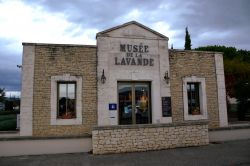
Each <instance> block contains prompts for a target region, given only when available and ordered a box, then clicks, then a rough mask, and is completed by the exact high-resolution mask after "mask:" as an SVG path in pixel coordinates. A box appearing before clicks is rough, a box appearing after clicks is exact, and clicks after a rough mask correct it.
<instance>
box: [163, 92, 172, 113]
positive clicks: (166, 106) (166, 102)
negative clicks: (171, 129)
mask: <svg viewBox="0 0 250 166" xmlns="http://www.w3.org/2000/svg"><path fill="white" fill-rule="evenodd" d="M161 101H162V116H163V117H171V116H172V111H171V97H162V98H161Z"/></svg>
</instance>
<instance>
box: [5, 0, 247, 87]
mask: <svg viewBox="0 0 250 166" xmlns="http://www.w3.org/2000/svg"><path fill="white" fill-rule="evenodd" d="M24 2H25V3H26V4H28V5H29V6H33V7H34V6H39V7H41V8H42V9H43V10H44V11H45V12H50V13H63V14H64V15H65V18H66V19H67V20H68V21H69V22H71V23H75V25H76V26H79V27H81V28H82V31H84V29H85V28H90V29H91V28H95V29H98V30H100V31H102V30H104V29H107V28H110V27H113V26H116V25H119V24H121V23H124V21H126V20H128V19H130V20H135V19H136V18H128V19H126V20H125V19H124V17H125V16H127V15H128V13H129V12H131V11H132V10H133V9H137V10H138V11H139V12H140V13H142V14H141V15H140V17H139V18H138V19H137V20H136V21H139V22H141V23H143V24H145V25H146V26H149V27H151V28H153V24H154V23H156V22H159V21H164V22H166V23H168V24H169V25H170V29H171V30H174V31H177V32H178V33H177V34H175V36H174V37H173V39H170V41H171V42H174V43H173V44H174V48H180V49H183V47H184V36H185V27H186V26H188V27H189V32H190V34H191V39H192V44H193V48H194V47H198V46H205V45H214V44H220V45H227V46H234V47H236V48H241V49H249V50H250V44H249V43H250V38H249V29H250V10H249V9H250V1H249V0H214V1H211V0H203V1H198V0H188V1H187V0H175V1H171V0H154V1H152V0H84V1H83V0H71V1H69V0H60V1H58V0H36V1H34V0H24ZM130 20H128V21H130ZM162 28H165V27H162ZM70 31H71V29H68V30H67V31H66V32H65V33H67V32H70ZM77 33H81V32H76V34H72V36H74V35H77ZM206 33H207V34H209V35H204V34H206ZM165 35H166V36H168V34H165ZM11 42H13V41H10V40H7V39H0V45H1V50H0V57H1V61H0V86H8V89H12V90H14V89H18V88H19V89H20V70H19V69H18V68H16V65H17V64H21V54H22V53H21V50H20V53H19V54H18V53H14V51H13V50H9V49H6V45H8V44H11ZM34 42H36V41H34ZM20 44H21V43H20ZM171 44H172V43H169V45H171ZM13 49H15V48H13ZM18 81H19V82H18Z"/></svg>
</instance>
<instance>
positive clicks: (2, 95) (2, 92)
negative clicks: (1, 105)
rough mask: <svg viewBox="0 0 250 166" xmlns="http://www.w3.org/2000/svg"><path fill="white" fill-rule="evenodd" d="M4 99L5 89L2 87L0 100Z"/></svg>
mask: <svg viewBox="0 0 250 166" xmlns="http://www.w3.org/2000/svg"><path fill="white" fill-rule="evenodd" d="M4 99H5V91H4V88H0V102H3V101H4Z"/></svg>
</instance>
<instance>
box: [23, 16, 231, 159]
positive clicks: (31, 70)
mask: <svg viewBox="0 0 250 166" xmlns="http://www.w3.org/2000/svg"><path fill="white" fill-rule="evenodd" d="M96 39H97V45H96V46H90V45H69V44H67V45H64V44H38V43H23V65H22V70H23V75H22V100H21V124H20V135H21V136H39V137H44V136H45V137H46V136H56V137H57V136H81V135H86V134H89V135H92V142H93V151H94V153H96V154H102V153H114V152H129V151H144V150H153V149H166V148H173V147H182V146H194V145H204V144H207V143H208V134H207V132H208V128H218V127H222V126H227V109H226V96H225V82H224V69H223V56H222V54H221V53H218V52H202V51H184V50H169V49H168V37H166V36H164V35H162V34H160V33H158V32H156V31H154V30H152V29H150V28H148V27H146V26H144V25H142V24H140V23H138V22H135V21H132V22H128V23H125V24H123V25H120V26H117V27H114V28H111V29H108V30H105V31H102V32H99V33H97V35H96ZM190 131H192V132H190ZM188 133H189V134H188ZM190 133H191V134H190ZM121 135H123V136H122V137H121ZM152 135H155V136H156V135H158V136H161V137H153V136H152ZM185 135H188V136H185ZM173 136H174V137H173ZM172 137H173V138H175V139H172ZM159 138H160V139H159ZM124 145H125V146H124ZM139 145H140V146H139Z"/></svg>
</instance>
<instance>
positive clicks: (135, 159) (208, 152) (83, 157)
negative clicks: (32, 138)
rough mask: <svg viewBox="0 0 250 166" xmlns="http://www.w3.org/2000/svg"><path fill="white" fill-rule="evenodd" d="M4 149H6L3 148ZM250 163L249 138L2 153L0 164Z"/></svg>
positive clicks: (249, 165) (199, 165)
mask: <svg viewBox="0 0 250 166" xmlns="http://www.w3.org/2000/svg"><path fill="white" fill-rule="evenodd" d="M0 150H4V149H0ZM7 165H8V166H43V165H44V166H66V165H67V166H68V165H70V166H81V165H84V166H85V165H86V166H88V165H91V166H92V165H93V166H151V165H153V166H158V165H164V166H165V165H171V166H182V165H185V166H189V165H190V166H196V165H197V166H208V165H209V166H210V165H211V166H250V139H249V140H241V141H230V142H221V143H216V144H210V145H208V146H202V147H189V148H177V149H170V150H161V151H150V152H140V153H123V154H111V155H92V154H88V153H75V154H54V155H38V156H18V157H0V166H7Z"/></svg>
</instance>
